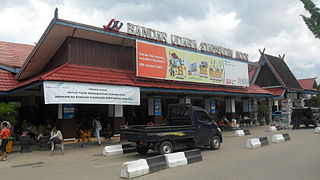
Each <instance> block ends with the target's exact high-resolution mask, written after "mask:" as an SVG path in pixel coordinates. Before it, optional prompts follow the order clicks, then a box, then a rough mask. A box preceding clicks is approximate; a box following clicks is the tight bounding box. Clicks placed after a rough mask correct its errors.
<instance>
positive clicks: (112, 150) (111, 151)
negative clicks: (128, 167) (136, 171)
mask: <svg viewBox="0 0 320 180" xmlns="http://www.w3.org/2000/svg"><path fill="white" fill-rule="evenodd" d="M115 154H123V149H122V145H121V144H118V145H112V146H106V147H104V148H103V150H102V155H103V156H108V155H115Z"/></svg>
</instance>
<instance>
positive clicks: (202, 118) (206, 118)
mask: <svg viewBox="0 0 320 180" xmlns="http://www.w3.org/2000/svg"><path fill="white" fill-rule="evenodd" d="M197 116H198V118H199V121H211V118H210V116H209V115H208V114H207V113H206V112H205V111H197Z"/></svg>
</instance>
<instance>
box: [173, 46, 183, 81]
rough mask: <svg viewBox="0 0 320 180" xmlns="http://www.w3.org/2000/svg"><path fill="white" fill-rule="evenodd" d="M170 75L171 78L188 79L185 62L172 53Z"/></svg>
mask: <svg viewBox="0 0 320 180" xmlns="http://www.w3.org/2000/svg"><path fill="white" fill-rule="evenodd" d="M169 73H170V76H171V77H176V78H178V79H184V78H185V77H186V67H185V64H184V60H183V59H181V58H179V57H178V55H177V54H176V53H174V52H173V53H170V59H169Z"/></svg>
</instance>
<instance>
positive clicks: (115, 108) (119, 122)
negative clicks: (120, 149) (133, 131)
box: [108, 104, 125, 134]
mask: <svg viewBox="0 0 320 180" xmlns="http://www.w3.org/2000/svg"><path fill="white" fill-rule="evenodd" d="M108 116H109V118H110V119H111V121H112V122H113V131H114V133H115V134H118V133H120V127H121V126H123V125H124V124H125V118H124V117H123V105H114V104H109V105H108Z"/></svg>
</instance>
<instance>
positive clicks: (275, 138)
mask: <svg viewBox="0 0 320 180" xmlns="http://www.w3.org/2000/svg"><path fill="white" fill-rule="evenodd" d="M271 142H273V143H281V142H284V137H283V135H282V134H274V135H273V136H272V139H271Z"/></svg>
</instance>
